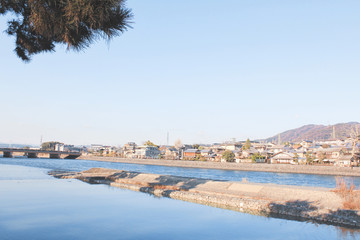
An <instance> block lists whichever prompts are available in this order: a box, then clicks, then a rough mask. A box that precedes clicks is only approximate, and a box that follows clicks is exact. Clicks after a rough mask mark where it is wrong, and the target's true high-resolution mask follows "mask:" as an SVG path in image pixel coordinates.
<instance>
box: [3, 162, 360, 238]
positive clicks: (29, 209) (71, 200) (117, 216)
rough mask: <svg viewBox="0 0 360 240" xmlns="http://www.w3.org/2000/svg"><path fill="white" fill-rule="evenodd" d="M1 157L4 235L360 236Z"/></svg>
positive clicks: (127, 236) (318, 225) (168, 236)
mask: <svg viewBox="0 0 360 240" xmlns="http://www.w3.org/2000/svg"><path fill="white" fill-rule="evenodd" d="M48 170H50V169H45V168H38V167H25V166H16V165H7V164H0V206H1V207H0V236H1V239H2V240H20V239H21V240H23V239H37V240H42V239H46V240H48V239H59V240H60V239H90V240H91V239H107V240H111V239H150V240H151V239H156V240H160V239H175V240H176V239H181V240H186V239H196V240H201V239H327V240H329V239H346V240H348V239H349V240H350V239H360V232H359V231H357V230H353V229H346V228H340V227H335V226H329V225H323V224H313V223H307V222H299V221H291V220H284V219H276V218H266V217H262V216H253V215H250V214H245V213H240V212H235V211H230V210H224V209H218V208H214V207H209V206H204V205H198V204H194V203H189V202H183V201H178V200H173V199H169V198H157V197H154V196H152V195H148V194H144V193H141V192H133V191H130V190H124V189H118V188H113V187H109V186H107V185H91V184H87V183H84V182H81V181H78V180H62V179H55V178H52V177H50V176H48V175H47V172H48Z"/></svg>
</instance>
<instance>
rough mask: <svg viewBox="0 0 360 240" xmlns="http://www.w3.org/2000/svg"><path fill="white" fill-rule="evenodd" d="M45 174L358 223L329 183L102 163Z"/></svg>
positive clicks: (274, 213)
mask: <svg viewBox="0 0 360 240" xmlns="http://www.w3.org/2000/svg"><path fill="white" fill-rule="evenodd" d="M50 174H51V175H52V176H55V177H57V178H63V179H69V178H74V179H79V180H82V181H85V182H88V183H92V184H108V185H110V186H113V187H119V188H125V189H130V190H134V191H139V192H145V193H148V194H152V195H155V196H159V197H168V198H173V199H178V200H183V201H189V202H194V203H199V204H205V205H210V206H214V207H219V208H224V209H230V210H235V211H240V212H246V213H250V214H255V215H261V216H266V217H278V218H286V219H294V220H299V221H313V222H317V223H326V224H331V225H337V226H346V227H353V228H360V215H359V211H354V210H346V209H343V208H342V199H341V197H340V196H339V195H338V194H336V193H335V192H333V191H331V189H328V188H313V187H295V186H286V185H275V184H257V183H248V182H230V181H214V180H209V179H200V178H187V177H177V176H168V175H159V174H147V173H139V172H131V171H122V170H112V169H104V168H93V169H90V170H87V171H83V172H77V173H74V172H51V173H50Z"/></svg>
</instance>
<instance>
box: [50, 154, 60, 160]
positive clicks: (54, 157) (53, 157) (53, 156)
mask: <svg viewBox="0 0 360 240" xmlns="http://www.w3.org/2000/svg"><path fill="white" fill-rule="evenodd" d="M50 158H52V159H59V158H60V154H57V153H50Z"/></svg>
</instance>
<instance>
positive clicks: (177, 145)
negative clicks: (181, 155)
mask: <svg viewBox="0 0 360 240" xmlns="http://www.w3.org/2000/svg"><path fill="white" fill-rule="evenodd" d="M174 145H175V147H176V148H177V149H180V148H181V147H182V146H183V144H182V142H181V140H180V139H178V140H176V141H175V143H174Z"/></svg>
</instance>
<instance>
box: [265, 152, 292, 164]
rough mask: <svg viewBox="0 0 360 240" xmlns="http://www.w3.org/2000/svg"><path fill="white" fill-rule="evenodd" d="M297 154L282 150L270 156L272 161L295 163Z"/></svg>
mask: <svg viewBox="0 0 360 240" xmlns="http://www.w3.org/2000/svg"><path fill="white" fill-rule="evenodd" d="M294 158H295V154H293V153H290V152H280V153H277V154H275V155H273V156H272V158H270V162H271V163H283V164H290V163H291V164H294V163H295V161H294Z"/></svg>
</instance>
